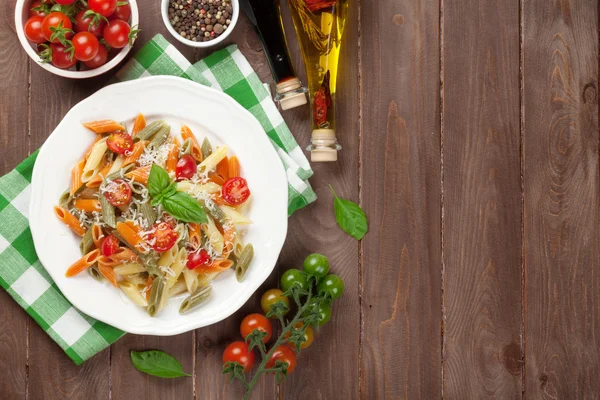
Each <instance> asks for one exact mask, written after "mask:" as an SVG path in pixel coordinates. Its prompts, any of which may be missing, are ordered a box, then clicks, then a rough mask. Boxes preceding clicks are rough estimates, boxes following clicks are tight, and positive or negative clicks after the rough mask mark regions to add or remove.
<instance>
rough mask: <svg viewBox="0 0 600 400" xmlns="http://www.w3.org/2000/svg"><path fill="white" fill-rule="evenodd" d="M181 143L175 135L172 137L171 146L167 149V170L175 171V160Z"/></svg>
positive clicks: (177, 157)
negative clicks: (169, 149)
mask: <svg viewBox="0 0 600 400" xmlns="http://www.w3.org/2000/svg"><path fill="white" fill-rule="evenodd" d="M180 147H181V145H180V144H179V140H177V138H176V137H174V138H173V148H172V149H171V151H169V155H168V156H167V162H166V167H167V172H172V173H175V171H176V169H177V161H179V148H180Z"/></svg>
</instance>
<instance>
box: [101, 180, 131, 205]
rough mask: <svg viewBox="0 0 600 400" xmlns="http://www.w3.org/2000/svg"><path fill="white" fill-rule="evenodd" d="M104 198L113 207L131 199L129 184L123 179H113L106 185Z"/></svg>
mask: <svg viewBox="0 0 600 400" xmlns="http://www.w3.org/2000/svg"><path fill="white" fill-rule="evenodd" d="M104 196H106V200H108V202H109V203H110V204H112V205H113V206H115V207H121V206H124V205H125V204H127V203H129V200H131V186H129V184H128V183H127V182H125V181H124V180H123V179H115V180H114V181H112V182H110V183H109V184H108V185H106V192H105V193H104Z"/></svg>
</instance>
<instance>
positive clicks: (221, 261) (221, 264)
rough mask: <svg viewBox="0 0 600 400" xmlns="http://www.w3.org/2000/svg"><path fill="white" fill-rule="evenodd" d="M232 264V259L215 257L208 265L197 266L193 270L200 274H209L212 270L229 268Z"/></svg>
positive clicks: (219, 270) (217, 270)
mask: <svg viewBox="0 0 600 400" xmlns="http://www.w3.org/2000/svg"><path fill="white" fill-rule="evenodd" d="M232 266H233V261H231V260H229V259H226V258H217V259H216V260H214V261H213V262H212V264H210V265H208V266H202V265H201V266H199V267H196V268H195V269H194V271H196V272H198V273H200V274H209V273H212V272H221V271H225V270H226V269H229V268H231V267H232Z"/></svg>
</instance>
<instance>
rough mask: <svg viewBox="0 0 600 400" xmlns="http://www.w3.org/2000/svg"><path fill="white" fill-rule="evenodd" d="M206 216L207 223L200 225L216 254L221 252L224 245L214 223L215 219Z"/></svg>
mask: <svg viewBox="0 0 600 400" xmlns="http://www.w3.org/2000/svg"><path fill="white" fill-rule="evenodd" d="M206 218H207V219H208V223H206V224H202V225H201V227H202V231H203V232H204V234H205V235H206V237H207V238H208V241H209V243H210V245H211V246H212V248H213V249H215V251H216V252H217V254H223V246H224V239H223V235H222V234H221V232H219V230H218V229H217V226H216V225H215V221H213V219H212V218H211V217H209V216H207V217H206Z"/></svg>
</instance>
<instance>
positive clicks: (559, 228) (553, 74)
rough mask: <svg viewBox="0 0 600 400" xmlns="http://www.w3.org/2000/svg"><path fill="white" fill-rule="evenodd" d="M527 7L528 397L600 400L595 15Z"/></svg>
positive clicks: (593, 10) (570, 7) (588, 8)
mask: <svg viewBox="0 0 600 400" xmlns="http://www.w3.org/2000/svg"><path fill="white" fill-rule="evenodd" d="M545 4H546V3H545V2H543V1H537V0H536V1H529V2H525V7H524V12H523V18H524V27H525V29H524V36H525V42H524V47H523V55H524V57H523V65H524V67H523V78H524V79H523V81H524V85H523V86H524V98H523V100H524V101H523V111H524V122H525V124H524V130H523V137H524V146H523V147H524V151H523V155H524V157H523V159H524V164H523V176H524V180H525V255H526V257H525V272H526V275H525V282H526V285H525V328H526V330H525V343H526V345H525V393H527V395H528V396H531V397H532V398H540V399H561V398H572V399H594V398H598V397H599V396H600V382H599V381H598V379H596V377H598V376H600V354H599V351H598V349H600V309H599V299H600V275H599V269H598V265H599V262H600V247H599V246H600V245H599V241H600V227H599V223H600V219H599V214H598V212H599V205H600V201H599V198H598V194H599V185H598V95H597V88H598V8H597V7H598V5H597V4H595V2H583V3H580V2H576V1H561V2H556V3H554V4H553V7H544V6H542V5H545Z"/></svg>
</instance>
